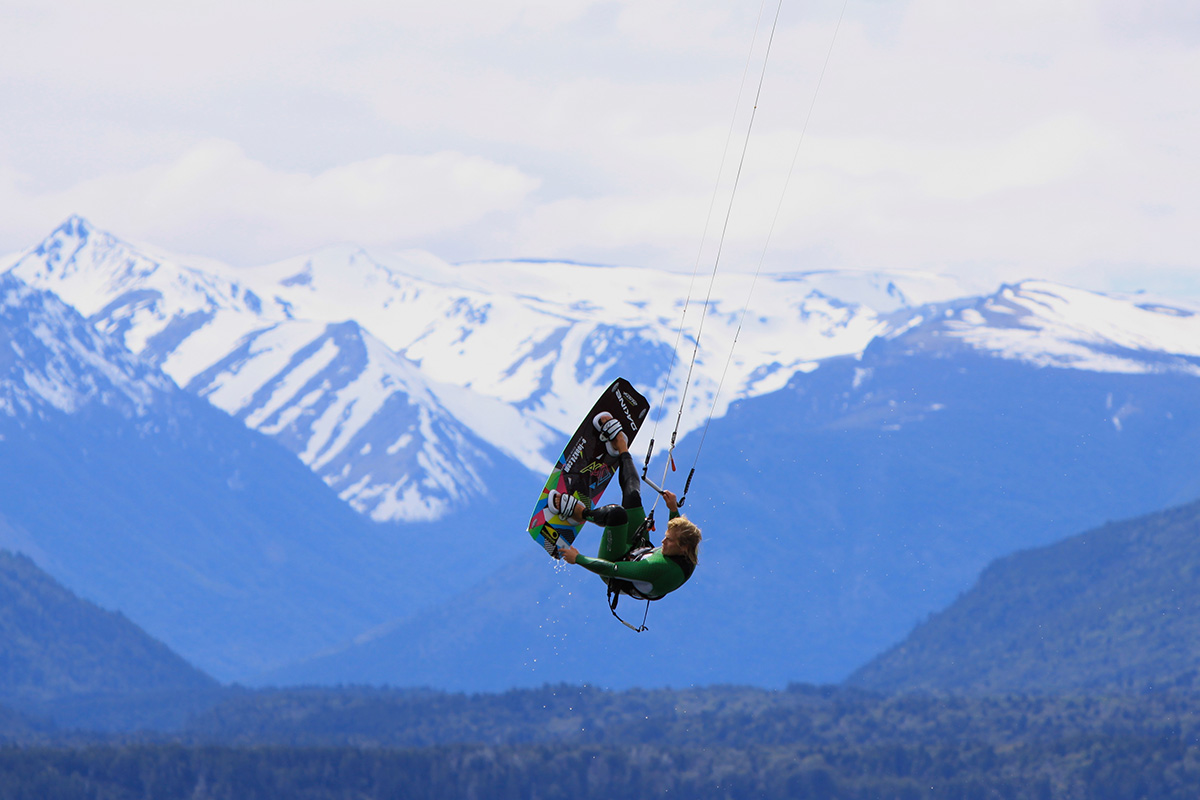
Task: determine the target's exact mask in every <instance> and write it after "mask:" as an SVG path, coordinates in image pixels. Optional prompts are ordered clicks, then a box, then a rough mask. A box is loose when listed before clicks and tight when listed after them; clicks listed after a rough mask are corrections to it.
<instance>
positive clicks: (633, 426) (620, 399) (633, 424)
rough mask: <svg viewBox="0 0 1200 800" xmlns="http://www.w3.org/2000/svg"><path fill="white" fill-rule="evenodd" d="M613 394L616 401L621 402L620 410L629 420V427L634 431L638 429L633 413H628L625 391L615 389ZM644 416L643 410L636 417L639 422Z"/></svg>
mask: <svg viewBox="0 0 1200 800" xmlns="http://www.w3.org/2000/svg"><path fill="white" fill-rule="evenodd" d="M613 394H615V395H616V396H617V402H618V403H620V404H621V410H622V411H624V412H625V419H626V420H627V421H628V422H629V427H630V428H631V429H633V430H635V431H636V430H637V429H638V426H637V422H635V421H634V419H633V414H631V413H629V406H628V405H626V404H625V393H624V392H622V391H621V390H620V389H617V390H615V391H614V392H613ZM630 400H631V401H632V398H630ZM645 416H646V414H645V412H642V414H641V415H640V416H639V417H638V421H639V422H640V421H641V419H642V418H643V417H645Z"/></svg>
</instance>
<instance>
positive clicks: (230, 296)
mask: <svg viewBox="0 0 1200 800" xmlns="http://www.w3.org/2000/svg"><path fill="white" fill-rule="evenodd" d="M10 272H11V273H12V274H13V275H16V276H17V277H19V278H21V279H22V280H23V281H25V282H27V283H29V284H31V285H33V286H37V287H38V288H41V289H46V290H49V291H52V292H54V293H55V294H57V295H58V296H59V297H61V298H62V299H63V300H65V301H66V302H67V303H69V304H71V305H72V306H74V307H75V308H76V309H77V310H78V311H79V312H80V313H82V314H84V315H86V316H88V318H89V319H90V321H91V322H92V323H93V324H95V325H96V327H98V328H99V329H101V330H103V331H107V332H109V333H111V334H113V335H114V336H117V337H119V338H120V339H121V340H122V341H123V342H124V343H125V345H126V346H127V347H128V348H129V349H130V350H132V351H133V352H135V353H140V354H142V355H144V356H145V357H146V358H148V359H150V360H151V361H153V362H154V363H156V364H159V365H162V366H163V367H164V368H166V369H167V371H168V372H170V373H171V374H172V375H174V376H175V378H176V379H177V380H181V381H186V380H187V379H188V378H189V377H190V374H191V373H193V372H194V371H195V370H197V369H199V368H200V367H201V366H203V365H204V364H202V363H199V362H203V361H204V359H205V358H206V357H209V356H213V355H215V353H214V351H220V350H222V349H227V348H228V347H229V346H231V345H232V343H233V342H234V341H236V339H237V338H239V337H240V336H242V335H244V334H245V333H246V332H247V331H248V330H250V329H252V328H253V327H255V326H257V325H259V324H261V323H260V315H262V314H263V313H264V312H265V311H266V310H265V309H264V308H263V303H262V301H261V299H260V298H259V297H258V296H257V295H256V294H255V293H254V292H253V291H252V290H250V289H249V288H248V287H247V286H245V285H244V284H242V283H241V282H239V281H236V280H234V279H233V278H231V277H230V276H229V275H227V274H225V270H224V269H223V268H221V267H219V266H217V265H215V264H213V263H208V264H205V268H204V269H200V268H196V267H187V266H183V265H181V264H179V263H177V262H176V261H174V260H171V259H170V258H169V257H165V256H157V255H152V254H149V253H147V252H145V250H143V249H140V248H137V247H135V246H133V245H131V244H129V243H127V242H124V241H122V240H120V239H118V238H117V237H115V236H113V235H112V234H109V233H106V232H104V231H100V230H97V229H96V228H94V227H92V226H91V225H90V224H89V223H88V222H87V221H86V220H84V219H82V218H80V217H71V218H70V219H68V220H67V221H66V222H64V223H63V224H62V225H60V226H59V227H58V228H57V229H55V230H54V232H53V233H51V234H50V236H48V237H47V238H46V239H45V240H44V241H43V242H41V244H39V245H38V246H37V247H35V248H33V249H32V250H30V251H29V252H27V253H25V254H23V255H22V256H21V257H20V258H19V259H18V260H17V261H16V263H15V264H14V265H13V266H12V268H11V269H10ZM213 322H217V323H218V324H216V325H212V324H210V323H213ZM201 329H204V334H203V335H201V336H199V337H193V334H195V333H197V332H198V331H200V330H201ZM185 345H186V346H185Z"/></svg>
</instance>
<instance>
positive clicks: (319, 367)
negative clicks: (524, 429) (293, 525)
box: [188, 320, 499, 521]
mask: <svg viewBox="0 0 1200 800" xmlns="http://www.w3.org/2000/svg"><path fill="white" fill-rule="evenodd" d="M188 389H189V390H190V391H193V392H195V393H197V394H199V395H200V396H202V397H205V398H207V399H208V400H209V401H210V402H212V403H213V404H214V405H216V406H218V407H219V408H222V409H224V410H225V411H227V412H229V413H230V414H233V415H234V416H236V417H238V418H239V419H241V420H242V421H243V422H245V423H246V425H248V426H249V427H251V428H255V429H257V430H259V431H261V432H263V433H266V434H268V435H270V436H272V437H273V438H275V439H276V440H277V441H279V442H281V443H282V444H283V445H284V446H286V447H287V448H288V449H290V450H292V451H293V452H295V453H297V454H298V455H299V456H300V459H301V460H302V461H304V463H306V464H307V465H308V466H309V467H310V468H311V469H312V470H313V471H314V472H316V473H317V474H318V475H320V476H321V477H322V479H324V481H325V483H326V484H328V485H329V486H331V487H332V488H333V489H334V490H335V491H337V492H338V494H339V495H340V496H341V497H342V499H344V500H346V501H347V502H349V503H350V504H351V505H352V506H354V508H356V509H357V510H359V511H360V512H362V513H364V514H366V515H368V516H370V517H371V518H372V519H375V520H377V521H386V520H391V519H405V520H420V519H437V518H438V517H440V516H442V515H443V514H444V513H445V512H446V511H447V510H448V509H449V508H450V507H451V506H452V505H454V504H458V503H462V502H465V501H470V500H476V499H479V498H481V497H484V496H486V494H487V489H486V486H487V481H486V479H485V477H486V476H485V474H484V473H485V470H487V469H489V468H498V467H499V454H498V453H497V452H496V451H495V450H494V448H492V447H491V446H489V445H488V444H487V443H486V442H485V441H484V440H483V439H482V438H481V437H480V436H478V435H477V434H476V433H475V432H474V431H472V430H471V429H470V428H469V427H468V425H466V424H464V423H462V422H460V421H459V420H458V418H457V417H456V416H455V415H454V414H452V413H450V412H449V411H447V410H446V408H445V407H444V406H443V405H442V403H441V402H440V400H439V399H438V398H437V397H436V396H435V395H434V393H433V392H432V391H431V390H430V388H429V386H428V384H427V383H426V382H425V380H424V378H423V377H422V376H421V375H420V373H419V372H418V371H417V368H416V366H415V365H414V364H412V363H411V362H409V361H408V360H407V359H405V358H403V357H402V356H400V355H397V354H396V353H394V352H393V351H392V350H390V349H389V348H388V347H387V346H386V345H385V344H383V343H382V342H381V341H379V340H378V339H376V338H375V337H374V336H372V335H371V334H370V333H368V332H367V331H366V330H364V329H363V328H362V327H361V326H360V325H358V323H356V322H343V323H324V322H316V321H300V320H291V321H286V322H282V323H278V324H276V325H274V326H271V327H269V328H265V329H263V330H260V331H256V332H254V333H252V334H251V335H249V336H247V337H246V338H245V339H243V340H242V342H241V343H240V344H239V346H238V347H237V348H235V349H234V350H233V351H232V352H230V353H229V354H228V355H227V356H225V357H224V358H222V359H221V360H220V361H218V362H217V363H216V364H214V365H212V366H211V367H209V368H208V369H206V370H204V371H203V372H202V373H200V374H199V375H197V376H196V377H195V378H194V379H193V380H192V382H191V383H190V384H189V386H188Z"/></svg>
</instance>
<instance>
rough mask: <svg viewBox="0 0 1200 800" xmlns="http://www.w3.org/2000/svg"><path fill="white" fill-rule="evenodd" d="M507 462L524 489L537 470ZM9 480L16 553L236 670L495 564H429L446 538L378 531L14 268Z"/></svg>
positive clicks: (0, 308)
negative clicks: (529, 472)
mask: <svg viewBox="0 0 1200 800" xmlns="http://www.w3.org/2000/svg"><path fill="white" fill-rule="evenodd" d="M496 469H497V470H498V471H500V472H501V473H507V474H502V475H501V476H500V477H499V478H497V479H496V481H495V485H496V487H497V490H498V491H504V492H510V493H511V491H512V490H511V489H510V485H511V484H510V482H511V481H512V480H514V478H513V477H512V475H513V474H516V475H519V474H521V468H520V467H519V466H517V465H515V463H511V462H510V463H507V464H498V465H497V467H496ZM0 473H2V474H3V475H4V476H5V479H4V481H3V483H2V484H0V545H2V546H4V547H8V548H9V549H12V550H16V551H19V552H23V553H25V554H27V555H29V556H30V557H31V558H33V560H34V561H35V562H36V563H37V564H38V565H39V566H40V567H41V568H43V569H45V570H46V571H47V572H48V573H50V574H51V575H52V576H53V577H54V578H55V579H56V580H58V581H60V582H61V583H63V584H64V585H66V586H68V587H70V588H71V590H72V591H74V592H76V593H78V594H79V595H80V596H82V597H84V598H86V599H88V600H90V601H92V602H95V603H97V604H98V605H101V606H103V607H106V608H116V609H120V610H121V611H122V612H123V613H125V614H127V615H128V616H129V617H130V618H131V619H132V620H134V621H135V622H136V623H137V624H139V625H140V626H141V627H142V628H144V629H145V630H146V631H147V632H148V633H150V634H151V635H152V636H154V637H156V638H158V639H160V640H162V641H164V642H166V643H167V644H168V645H169V646H170V647H172V649H174V650H176V651H177V652H179V653H180V654H181V655H183V656H184V657H185V658H187V659H188V660H189V661H190V662H191V663H193V664H196V665H197V666H199V667H201V668H202V669H204V670H205V671H207V672H209V673H211V674H213V675H215V676H216V677H218V678H220V679H223V680H229V679H234V678H237V677H240V676H244V675H247V674H253V673H255V672H257V671H259V670H262V669H265V668H269V667H271V666H273V665H276V664H280V663H286V662H287V661H290V660H294V659H297V658H301V657H303V656H305V655H307V654H309V653H312V652H314V651H317V650H320V649H323V648H326V647H330V646H332V645H334V644H336V643H338V642H340V641H342V640H344V639H345V638H347V637H348V636H352V635H353V634H354V633H356V632H358V631H361V630H364V629H366V628H369V627H371V626H374V625H377V624H379V623H381V622H383V621H385V620H387V619H389V618H391V617H392V616H394V615H395V614H396V613H398V610H399V609H403V608H409V607H419V606H421V605H422V604H425V603H429V602H433V601H434V600H435V599H436V597H437V591H439V590H440V587H449V588H450V589H453V588H454V587H455V586H465V585H468V584H469V582H470V581H471V580H473V579H474V578H475V577H476V576H477V575H478V570H479V569H482V567H473V566H471V565H466V566H464V567H462V568H461V569H443V568H438V567H437V565H436V564H434V565H430V564H429V563H428V561H427V559H428V558H429V557H430V556H431V555H432V554H434V553H437V552H438V551H439V550H440V549H441V548H442V547H443V545H442V543H441V542H440V541H438V540H437V539H436V538H435V537H434V536H432V535H431V533H430V531H428V530H426V529H423V528H420V527H411V528H408V529H404V530H401V529H398V528H396V527H388V528H382V527H379V526H376V525H373V524H371V523H370V522H368V521H367V520H366V519H365V518H364V517H362V516H361V515H359V514H357V513H355V512H354V511H353V510H352V509H350V508H349V507H348V506H347V505H345V504H344V503H343V502H342V501H340V500H339V499H338V498H337V496H336V495H335V494H334V493H333V492H332V491H331V490H330V489H329V488H328V487H327V486H325V484H324V483H323V482H321V481H320V480H319V479H318V478H317V477H316V476H315V475H313V473H312V472H311V471H310V470H308V469H307V468H306V467H305V466H304V465H303V464H301V463H300V462H299V461H298V460H297V459H296V458H295V457H294V456H293V455H292V454H291V453H289V452H287V451H286V450H285V449H283V448H282V447H281V446H279V445H278V444H276V443H275V442H273V441H271V440H270V439H268V438H266V437H264V436H262V435H261V434H258V433H255V432H253V431H250V430H248V429H247V428H246V427H245V426H244V425H242V424H241V423H239V422H238V421H236V420H234V419H232V418H230V417H229V416H227V415H226V414H224V413H223V412H221V411H219V410H217V409H216V408H214V407H213V406H211V405H210V404H208V403H207V402H204V401H203V400H201V399H199V398H196V397H195V396H193V395H191V394H189V393H187V392H184V391H182V390H180V389H178V388H177V387H176V386H175V385H174V384H173V383H172V382H171V381H170V379H169V378H167V377H166V376H164V375H163V374H162V373H161V372H159V371H157V370H156V369H154V368H153V366H152V365H150V364H149V363H147V362H145V361H142V360H140V359H138V358H137V357H135V356H133V355H132V354H130V353H128V351H125V350H124V349H123V348H121V347H120V345H119V343H117V342H115V341H114V340H112V339H111V338H109V337H107V336H105V335H104V334H101V333H100V332H98V331H96V330H95V329H94V328H93V327H92V326H90V325H88V324H87V323H86V321H85V320H84V319H83V318H82V317H80V316H79V315H78V314H77V313H76V312H75V311H73V310H72V309H71V308H69V307H68V306H66V305H64V304H63V303H62V302H61V301H59V300H58V299H57V298H56V297H54V296H53V295H51V294H49V293H46V292H41V291H37V290H34V289H31V288H30V287H28V286H25V285H24V284H22V283H21V282H20V281H18V280H17V279H16V278H15V277H13V276H12V275H6V276H0ZM500 507H501V508H507V506H503V504H501V506H500ZM451 519H453V518H451ZM498 547H499V549H503V543H499V545H498ZM456 581H457V582H459V583H456Z"/></svg>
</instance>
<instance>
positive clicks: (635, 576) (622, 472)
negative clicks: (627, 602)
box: [549, 412, 700, 600]
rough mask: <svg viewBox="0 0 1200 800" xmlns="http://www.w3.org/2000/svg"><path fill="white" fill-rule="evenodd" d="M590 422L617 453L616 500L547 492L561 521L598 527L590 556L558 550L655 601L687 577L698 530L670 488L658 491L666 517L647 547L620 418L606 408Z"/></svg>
mask: <svg viewBox="0 0 1200 800" xmlns="http://www.w3.org/2000/svg"><path fill="white" fill-rule="evenodd" d="M592 424H593V425H595V427H596V429H597V430H599V431H600V438H601V440H602V441H604V442H605V443H606V445H607V446H608V447H609V448H610V451H615V454H616V455H617V457H618V461H617V463H618V465H619V470H618V479H619V481H620V484H621V503H620V505H617V504H612V505H607V506H601V507H600V508H594V509H588V508H587V507H586V506H585V505H584V504H583V503H582V502H580V501H579V500H578V499H576V498H575V497H574V496H572V495H570V494H566V493H559V492H551V493H550V497H549V503H550V508H551V510H552V511H554V512H555V513H556V514H558V516H560V517H561V518H563V519H564V520H567V521H569V522H571V523H572V524H575V525H582V524H583V523H584V522H593V523H596V524H597V525H603V526H604V535H603V536H602V537H601V538H600V552H599V553H598V555H597V557H596V558H589V557H587V556H585V555H581V554H580V552H579V551H578V550H577V549H575V548H574V547H560V548H559V551H558V554H559V555H560V556H562V557H563V558H565V559H566V560H567V561H568V562H570V563H571V564H578V565H579V566H581V567H583V568H584V569H586V570H588V571H589V572H594V573H596V574H597V575H599V576H600V577H601V578H602V579H603V580H604V582H605V583H606V584H609V587H610V589H614V590H616V591H619V592H622V593H624V594H629V595H632V596H634V597H638V598H641V599H645V600H657V599H658V598H660V597H662V596H664V595H666V594H667V593H668V592H673V591H675V590H676V589H678V588H679V587H680V586H682V585H683V584H684V583H685V582H686V581H687V579H688V578H690V577H692V571H693V570H695V568H696V563H697V557H696V551H697V548H698V547H699V545H700V529H699V528H698V527H696V525H695V524H694V523H693V522H691V520H689V519H688V518H687V517H685V516H682V515H681V514H680V513H679V502H678V499H677V498H676V496H675V494H674V492H670V491H664V492H663V495H662V496H663V500H665V501H666V504H667V510H668V511H669V512H670V521H669V522H668V523H667V532H666V534H665V535H664V536H663V540H662V545H661V546H659V547H651V546H650V540H649V538H648V537H647V535H646V531H645V528H644V525H643V523H644V522H645V520H646V511H645V509H644V508H642V496H641V491H640V489H641V483H640V481H639V480H638V475H637V468H636V467H635V466H634V464H633V456H631V455H630V454H629V439H628V437H626V435H625V432H624V431H623V430H622V429H621V423H620V421H619V420H617V419H614V418H613V416H612V415H611V414H609V413H607V412H603V413H601V414H599V415H597V416H596V418H595V419H594V420H593V421H592Z"/></svg>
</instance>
